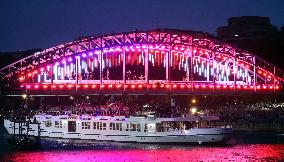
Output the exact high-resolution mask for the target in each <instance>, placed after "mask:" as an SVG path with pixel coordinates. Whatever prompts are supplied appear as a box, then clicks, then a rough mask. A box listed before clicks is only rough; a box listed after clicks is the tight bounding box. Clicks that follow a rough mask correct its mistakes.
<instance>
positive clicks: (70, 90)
mask: <svg viewBox="0 0 284 162" xmlns="http://www.w3.org/2000/svg"><path fill="white" fill-rule="evenodd" d="M283 74H284V73H283V71H282V70H281V69H279V68H277V67H275V66H274V65H273V64H271V63H269V62H267V61H265V60H263V59H262V58H260V57H258V56H257V55H254V54H252V53H249V52H247V51H245V50H242V49H239V48H235V47H233V46H232V45H229V44H226V43H223V42H220V41H218V40H216V39H215V38H214V37H212V36H210V35H208V34H206V33H202V32H193V31H185V30H170V29H163V30H161V29H159V30H151V31H131V32H126V33H116V34H108V35H97V36H90V37H83V38H80V39H78V40H76V41H73V42H69V43H65V44H61V45H58V46H55V47H52V48H48V49H45V50H43V51H41V52H37V53H34V54H32V55H30V56H28V57H25V58H23V59H21V60H18V61H17V62H14V63H12V64H10V65H8V66H6V67H4V68H2V69H1V70H0V75H1V79H2V81H5V82H6V87H8V89H13V90H18V92H23V91H25V92H27V93H29V94H76V93H78V94H123V93H127V94H146V93H148V94H169V93H170V94H209V93H217V94H218V93H220V94H225V93H236V94H242V93H271V92H273V93H274V92H277V91H281V89H282V84H283V81H284V77H283V76H284V75H283Z"/></svg>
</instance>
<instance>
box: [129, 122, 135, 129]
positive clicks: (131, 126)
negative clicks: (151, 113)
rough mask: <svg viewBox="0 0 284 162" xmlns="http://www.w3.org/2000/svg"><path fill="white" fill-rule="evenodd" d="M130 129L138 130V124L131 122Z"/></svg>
mask: <svg viewBox="0 0 284 162" xmlns="http://www.w3.org/2000/svg"><path fill="white" fill-rule="evenodd" d="M130 131H136V124H132V123H130Z"/></svg>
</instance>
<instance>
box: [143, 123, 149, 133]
mask: <svg viewBox="0 0 284 162" xmlns="http://www.w3.org/2000/svg"><path fill="white" fill-rule="evenodd" d="M144 132H148V124H145V127H144Z"/></svg>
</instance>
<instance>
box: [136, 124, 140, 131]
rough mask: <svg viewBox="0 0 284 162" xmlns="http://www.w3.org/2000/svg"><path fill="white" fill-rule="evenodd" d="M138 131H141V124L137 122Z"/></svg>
mask: <svg viewBox="0 0 284 162" xmlns="http://www.w3.org/2000/svg"><path fill="white" fill-rule="evenodd" d="M137 131H138V132H140V124H137Z"/></svg>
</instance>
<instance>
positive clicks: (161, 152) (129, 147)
mask: <svg viewBox="0 0 284 162" xmlns="http://www.w3.org/2000/svg"><path fill="white" fill-rule="evenodd" d="M95 144H98V143H95ZM108 145H109V146H108ZM106 146H108V147H106ZM100 147H102V148H104V149H99V148H100ZM73 148H74V147H73ZM92 148H95V149H91V150H90V149H87V150H86V149H77V150H69V149H55V150H54V149H47V150H46V149H44V150H41V151H30V152H28V151H24V152H12V153H9V154H7V155H5V157H4V159H3V161H21V162H22V161H34V162H37V161H41V162H49V161H56V162H57V161H58V162H59V161H60V162H70V161H75V162H84V161H104V162H112V161H113V162H120V161H121V162H122V161H147V162H149V161H159V162H160V161H167V162H168V161H175V162H178V161H182V162H185V161H218V162H219V161H282V160H284V158H283V157H284V145H283V144H281V145H280V144H273V145H272V144H244V145H235V146H226V147H220V146H219V147H212V146H210V147H209V146H167V145H146V144H119V143H115V144H113V143H111V144H110V143H106V142H103V143H101V144H99V147H97V148H96V147H92ZM106 148H107V149H106Z"/></svg>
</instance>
